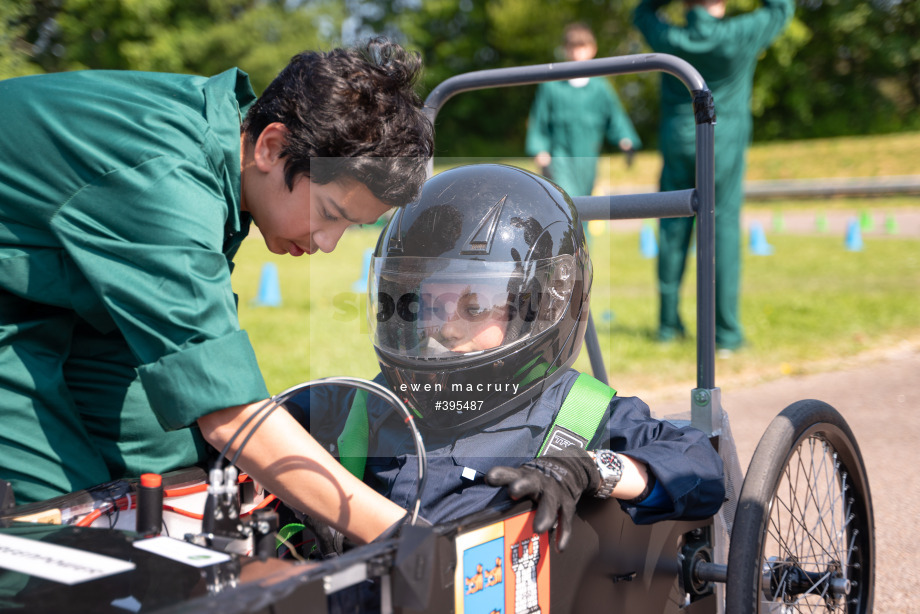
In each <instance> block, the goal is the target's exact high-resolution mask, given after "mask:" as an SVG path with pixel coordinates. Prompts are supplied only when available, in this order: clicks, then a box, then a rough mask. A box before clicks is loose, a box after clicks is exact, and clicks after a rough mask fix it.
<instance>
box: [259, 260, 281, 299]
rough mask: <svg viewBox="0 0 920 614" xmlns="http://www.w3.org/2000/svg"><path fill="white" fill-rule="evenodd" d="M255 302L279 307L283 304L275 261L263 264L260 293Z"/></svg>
mask: <svg viewBox="0 0 920 614" xmlns="http://www.w3.org/2000/svg"><path fill="white" fill-rule="evenodd" d="M254 302H255V304H256V305H259V306H262V307H277V306H278V305H280V304H281V287H280V285H279V284H278V267H276V266H275V264H274V263H273V262H266V263H265V264H264V265H262V275H261V276H260V277H259V294H258V295H257V296H256V300H255V301H254Z"/></svg>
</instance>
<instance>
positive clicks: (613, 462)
mask: <svg viewBox="0 0 920 614" xmlns="http://www.w3.org/2000/svg"><path fill="white" fill-rule="evenodd" d="M588 454H590V455H591V457H592V458H593V459H594V462H595V463H597V470H598V471H599V472H600V474H601V485H600V486H599V487H598V489H597V492H596V493H594V496H595V497H597V498H599V499H607V498H609V497H610V494H611V493H612V492H613V489H614V488H616V485H617V483H618V482H619V481H620V478H621V477H623V461H621V460H620V457H619V456H617V454H616V452H614V451H613V450H595V451H593V452H588Z"/></svg>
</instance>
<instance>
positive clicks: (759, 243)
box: [750, 222, 773, 256]
mask: <svg viewBox="0 0 920 614" xmlns="http://www.w3.org/2000/svg"><path fill="white" fill-rule="evenodd" d="M750 250H751V253H752V254H754V255H755V256H769V255H770V254H772V253H773V246H772V245H770V244H769V243H767V236H766V235H765V234H764V232H763V227H762V226H761V225H760V222H752V223H751V237H750Z"/></svg>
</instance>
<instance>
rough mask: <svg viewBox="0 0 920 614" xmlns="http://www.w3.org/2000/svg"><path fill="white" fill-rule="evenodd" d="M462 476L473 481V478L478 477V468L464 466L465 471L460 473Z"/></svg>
mask: <svg viewBox="0 0 920 614" xmlns="http://www.w3.org/2000/svg"><path fill="white" fill-rule="evenodd" d="M460 477H462V478H463V479H465V480H469V481H470V482H472V481H473V480H475V479H476V470H475V469H473V468H471V467H464V468H463V472H462V473H461V474H460Z"/></svg>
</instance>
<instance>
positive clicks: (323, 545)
mask: <svg viewBox="0 0 920 614" xmlns="http://www.w3.org/2000/svg"><path fill="white" fill-rule="evenodd" d="M303 524H304V527H305V530H307V531H309V532H310V533H312V534H313V538H314V540H315V542H314V543H315V544H316V549H317V550H319V553H320V555H321V556H322V557H323V558H324V559H328V558H332V557H335V556H339V555H340V554H342V553H344V552H345V551H346V550H350V549H351V548H352V547H353V546H354V544H352V543H351V541H349V540H348V539H346V537H345V534H344V533H341V532H339V531H338V530H337V529H335V528H333V527H332V526H330V525H328V524H326V523H325V522H323V521H322V520H317V519H316V518H313V517H312V516H307V515H304V516H303Z"/></svg>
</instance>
